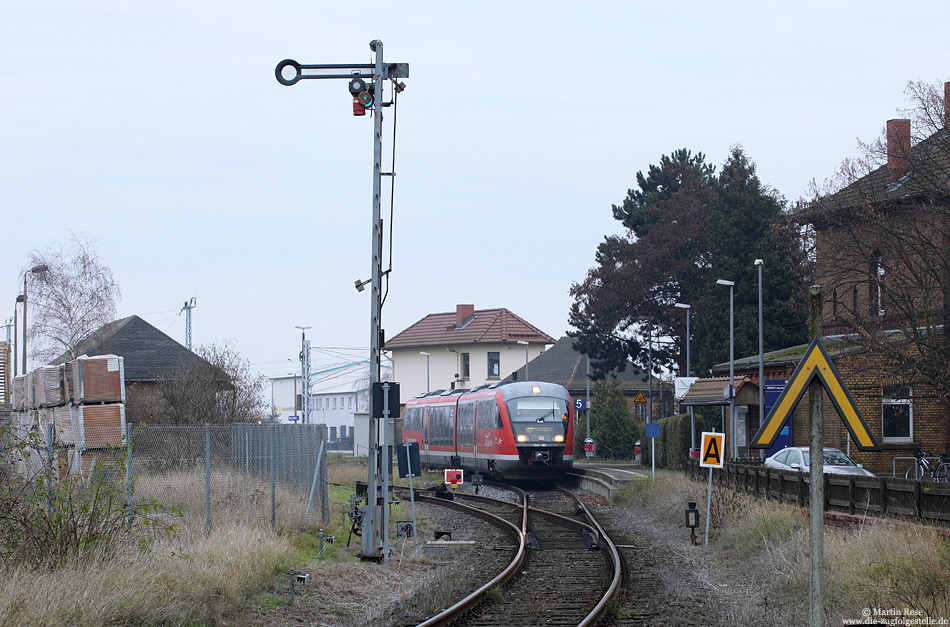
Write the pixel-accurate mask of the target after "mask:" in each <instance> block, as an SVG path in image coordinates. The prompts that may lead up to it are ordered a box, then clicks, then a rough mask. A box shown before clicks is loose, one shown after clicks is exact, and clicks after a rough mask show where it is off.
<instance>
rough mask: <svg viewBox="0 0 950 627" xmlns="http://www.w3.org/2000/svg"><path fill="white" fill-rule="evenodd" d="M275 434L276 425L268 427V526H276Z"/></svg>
mask: <svg viewBox="0 0 950 627" xmlns="http://www.w3.org/2000/svg"><path fill="white" fill-rule="evenodd" d="M276 435H277V425H276V424H274V425H271V428H270V438H269V440H270V526H271V527H277V480H276V477H275V476H274V474H275V472H276V470H277V469H276V468H275V466H276V459H275V458H274V455H275V450H274V438H275V436H276Z"/></svg>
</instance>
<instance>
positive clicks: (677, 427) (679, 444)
mask: <svg viewBox="0 0 950 627" xmlns="http://www.w3.org/2000/svg"><path fill="white" fill-rule="evenodd" d="M658 424H659V425H660V438H659V439H658V440H657V442H656V466H657V468H668V469H670V470H682V469H683V467H684V465H685V463H686V458H688V457H689V446H690V444H689V439H690V427H689V414H677V415H675V416H669V417H667V418H663V419H662V420H659V421H658ZM643 460H644V463H646V464H649V463H650V443H649V441H646V440H644V445H643Z"/></svg>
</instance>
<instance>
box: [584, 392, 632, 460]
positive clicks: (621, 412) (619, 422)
mask: <svg viewBox="0 0 950 627" xmlns="http://www.w3.org/2000/svg"><path fill="white" fill-rule="evenodd" d="M592 396H593V398H592V399H591V406H592V407H591V420H590V430H591V437H593V438H594V442H596V444H597V457H599V458H601V459H632V458H633V447H634V442H635V441H636V434H637V432H636V429H635V428H634V425H633V418H632V417H631V414H630V409H629V408H628V407H627V403H626V401H625V400H624V398H623V392H622V391H621V389H620V382H619V381H617V379H616V378H614V377H610V378H608V379H604V380H602V381H597V382H596V383H594V388H593V395H592Z"/></svg>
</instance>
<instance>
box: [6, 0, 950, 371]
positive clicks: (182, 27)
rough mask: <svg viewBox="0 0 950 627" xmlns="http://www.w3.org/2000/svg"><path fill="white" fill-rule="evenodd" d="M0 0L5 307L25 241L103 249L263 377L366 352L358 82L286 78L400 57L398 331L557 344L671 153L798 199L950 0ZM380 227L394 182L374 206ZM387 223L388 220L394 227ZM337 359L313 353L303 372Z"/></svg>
mask: <svg viewBox="0 0 950 627" xmlns="http://www.w3.org/2000/svg"><path fill="white" fill-rule="evenodd" d="M774 4H777V3H769V2H761V1H759V2H749V3H710V2H675V3H662V2H649V3H646V2H630V1H624V2H590V3H577V2H571V3H567V2H550V1H547V2H479V3H464V5H463V3H445V2H414V3H399V2H390V3H386V4H385V5H380V4H377V3H372V2H364V3H352V2H334V3H327V2H312V1H311V2H280V1H275V2H267V3H264V2H247V1H235V0H231V1H228V2H224V1H220V0H204V1H201V0H199V1H197V2H196V1H194V0H189V1H188V2H180V1H175V0H162V1H161V2H155V1H146V0H136V1H134V2H129V1H125V2H118V1H109V0H99V1H96V0H93V1H85V2H76V1H75V0H69V1H63V2H49V1H45V0H26V1H23V0H4V1H3V2H2V3H0V96H2V97H0V206H2V211H3V213H2V216H3V220H2V226H0V229H2V233H3V244H2V246H0V269H2V276H0V299H2V300H4V301H5V302H7V303H8V305H7V306H6V310H5V312H4V309H3V307H0V318H3V319H4V320H5V319H6V318H8V317H12V315H13V302H14V300H15V297H16V294H17V293H18V292H19V289H20V285H19V282H18V274H19V273H21V272H22V271H23V269H24V267H25V266H26V264H27V258H28V255H29V253H30V251H31V250H34V249H39V250H43V249H45V248H47V247H50V246H59V245H61V244H63V243H64V242H66V241H67V240H68V239H69V237H70V233H76V234H78V235H80V236H82V237H87V238H89V239H90V240H92V242H93V244H94V247H95V249H96V250H97V251H98V252H99V254H100V256H101V257H102V260H103V261H104V263H106V264H107V265H108V266H110V267H111V268H112V271H113V272H114V274H115V277H116V279H117V281H118V282H119V284H120V286H121V289H122V300H121V302H120V304H119V311H118V315H119V317H124V316H128V315H132V314H137V315H139V316H142V317H143V318H145V319H146V320H148V321H150V322H151V323H152V324H155V325H156V326H158V327H159V328H160V329H162V330H164V331H165V332H166V333H168V334H169V335H171V336H172V337H174V338H176V339H177V340H179V341H180V342H182V343H184V338H185V329H184V326H185V325H184V315H181V316H178V315H177V312H178V311H179V310H180V309H181V306H182V304H183V303H184V301H185V300H187V299H188V298H190V297H192V296H194V297H196V298H197V303H198V306H197V308H196V309H195V310H194V311H193V321H192V330H193V333H192V334H193V341H194V343H195V344H196V345H199V344H210V343H213V342H214V343H222V342H230V343H231V344H232V345H233V346H234V347H235V348H236V349H237V350H239V351H240V353H241V354H242V355H243V356H244V357H245V358H247V359H248V360H249V361H250V362H251V363H252V364H253V365H254V367H255V368H257V369H258V370H260V371H261V372H263V373H265V374H267V375H268V376H277V375H282V374H286V373H287V372H290V371H291V370H294V369H295V368H296V357H297V353H298V351H299V346H300V344H299V331H297V330H296V329H295V328H294V327H295V325H309V326H312V327H313V328H312V329H311V330H310V331H309V332H308V333H309V336H310V338H311V340H312V342H313V345H314V346H321V347H349V348H358V347H362V352H360V353H346V354H359V355H363V356H365V355H366V354H367V350H366V349H367V347H368V346H369V291H364V292H362V293H358V292H357V291H356V290H355V289H354V287H353V282H354V281H355V280H356V279H366V278H369V276H370V243H371V237H370V232H371V231H370V229H371V207H372V205H371V200H372V187H371V183H372V157H373V153H372V149H373V121H372V118H371V117H370V116H366V117H365V118H357V117H353V116H352V113H351V101H350V96H349V93H348V91H347V86H346V81H342V80H341V81H330V80H327V81H303V82H301V83H298V84H297V85H295V86H293V87H284V86H282V85H280V84H279V83H278V82H277V81H276V80H275V78H274V68H275V66H276V65H277V63H278V62H279V61H280V60H282V59H285V58H292V59H296V60H297V61H299V62H301V63H348V64H356V63H370V62H371V61H372V56H371V55H372V53H371V51H370V49H369V47H368V43H369V42H370V41H371V40H373V39H377V38H378V39H380V40H382V41H383V43H384V45H385V60H386V61H387V62H404V63H408V64H409V65H410V73H411V74H410V77H409V78H408V79H404V80H405V83H406V85H407V89H406V90H405V92H403V93H402V94H401V95H400V97H399V102H398V120H397V128H396V131H397V132H396V151H395V159H396V163H395V167H394V168H392V166H391V165H390V158H391V154H392V140H393V132H392V130H393V129H392V119H393V117H394V113H395V112H394V111H392V109H391V108H390V109H387V110H386V111H385V117H384V120H385V122H386V124H385V131H384V137H383V140H384V154H386V155H387V157H386V160H385V166H384V167H385V168H386V169H391V168H392V169H394V171H395V172H396V177H395V218H394V220H393V272H392V283H391V290H390V294H389V297H388V300H387V301H386V306H385V309H384V311H383V326H384V328H385V329H386V331H387V335H388V336H392V335H395V334H396V333H397V332H399V331H401V330H402V329H404V328H406V327H407V326H408V325H410V324H412V323H413V322H415V321H416V320H418V319H420V318H421V317H423V316H424V315H426V314H427V313H434V312H443V311H452V310H454V308H455V305H456V304H458V303H471V304H474V305H475V306H476V308H479V309H481V308H490V307H507V308H508V309H510V310H512V311H514V312H515V313H516V314H518V315H520V316H522V317H523V318H525V319H526V320H528V321H529V322H531V323H533V324H535V325H536V326H538V327H540V328H541V329H542V330H543V331H545V332H546V333H548V334H549V335H551V336H553V337H555V338H557V337H560V336H561V335H563V334H564V332H565V331H566V330H567V329H568V324H567V316H568V310H569V307H570V303H571V299H570V296H569V294H568V289H569V288H570V285H571V283H572V282H574V281H580V280H582V279H583V277H584V275H585V272H586V271H587V270H588V268H589V267H591V266H592V265H593V263H594V250H595V248H596V246H597V244H598V243H599V242H600V241H602V239H603V237H604V236H605V235H608V234H613V233H617V232H619V229H618V227H619V223H617V222H615V221H614V220H613V219H612V217H611V212H610V206H611V204H615V203H620V202H621V201H622V199H623V198H624V195H625V194H626V190H627V189H628V188H630V187H632V186H634V185H635V178H634V177H635V174H636V172H637V171H639V170H645V169H646V168H648V167H649V165H650V164H652V163H656V162H657V161H658V159H659V158H660V156H661V155H663V154H668V153H670V152H671V151H673V150H675V149H678V148H689V149H690V150H692V151H694V152H697V151H701V152H703V153H705V155H706V156H707V159H708V160H709V161H710V162H711V163H714V164H716V165H721V164H722V162H723V161H724V160H725V158H726V156H727V154H728V151H729V148H730V146H732V145H734V144H741V145H742V146H743V147H744V149H745V151H746V152H747V154H748V155H749V157H750V158H751V159H752V160H753V161H754V162H755V163H756V165H757V166H758V174H759V176H760V178H761V179H762V181H763V182H764V183H766V184H767V185H770V186H772V187H773V188H775V189H777V190H778V191H779V192H780V193H781V194H782V195H783V196H785V197H786V198H787V199H789V200H790V201H794V200H795V199H797V198H799V197H800V196H802V195H804V194H806V192H807V188H808V183H809V181H810V180H812V179H817V180H818V181H819V182H820V181H821V180H823V179H825V178H827V177H829V176H831V174H832V173H833V171H834V168H835V167H836V166H837V165H838V164H839V163H840V162H841V160H842V159H844V158H845V157H849V156H854V155H855V154H856V152H857V149H856V139H857V138H861V139H864V140H871V139H874V138H875V137H877V136H878V135H879V134H880V132H881V129H882V128H883V125H884V123H885V121H886V120H887V119H889V118H893V117H896V116H897V111H898V109H899V108H901V107H904V106H905V105H906V101H905V100H904V94H903V90H904V87H905V85H906V83H907V81H908V80H917V79H922V80H925V81H929V82H938V81H943V80H947V79H948V77H950V65H948V64H947V63H948V62H947V58H948V57H947V35H946V26H947V23H948V20H947V18H948V17H950V4H948V3H947V2H945V1H940V2H915V3H913V9H902V8H900V7H901V5H900V4H899V3H894V2H887V3H885V2H847V3H846V2H827V1H824V2H795V3H782V4H783V5H784V6H785V7H787V8H773V5H774ZM384 205H385V212H384V213H386V214H387V222H388V205H389V193H388V188H387V190H386V193H385V194H384ZM387 230H388V229H387ZM342 358H343V357H342V356H340V355H337V356H328V355H326V354H324V353H320V354H319V356H318V357H315V366H319V365H320V363H324V362H325V364H326V365H329V364H331V363H336V362H338V361H339V360H340V359H342Z"/></svg>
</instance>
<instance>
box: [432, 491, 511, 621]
mask: <svg viewBox="0 0 950 627" xmlns="http://www.w3.org/2000/svg"><path fill="white" fill-rule="evenodd" d="M511 489H512V490H515V491H517V492H519V493H520V495H521V510H522V513H521V529H518V528H517V527H516V526H515V525H513V524H511V523H510V522H508V521H507V520H505V519H504V518H501V517H499V516H495V515H494V514H489V513H488V512H485V511H483V510H480V509H477V508H474V507H469V506H468V505H462V504H461V503H458V502H456V501H446V500H445V499H437V498H434V497H429V496H423V497H422V498H423V500H427V501H433V502H438V504H439V505H443V506H446V507H450V508H454V509H458V510H459V511H464V512H465V513H468V514H472V515H474V516H477V517H479V518H482V519H484V520H489V521H490V522H492V523H493V524H496V525H497V526H499V527H501V528H502V529H506V530H508V529H509V528H510V529H511V530H514V532H515V536H516V537H517V538H518V550H517V552H516V553H515V557H514V559H512V560H511V563H510V564H508V566H507V567H506V568H505V569H504V570H503V571H501V573H499V574H498V575H497V576H496V577H494V578H493V579H492V580H491V581H489V582H488V583H486V584H485V585H483V586H482V587H480V588H479V589H478V590H475V591H474V592H472V593H471V594H470V595H468V596H467V597H465V598H464V599H462V600H461V601H459V602H458V603H456V604H455V605H452V606H451V607H448V608H446V609H444V610H442V611H441V612H439V613H438V614H436V615H435V616H433V617H432V618H430V619H428V620H426V621H425V622H422V623H419V625H418V626H417V627H434V626H435V625H443V624H447V623H448V622H450V621H452V620H454V619H455V618H456V617H457V616H458V615H459V614H461V613H462V612H464V611H465V610H466V609H468V608H469V607H470V606H471V605H473V604H475V603H476V602H477V601H479V600H480V599H481V598H482V596H483V595H484V594H485V593H486V592H488V591H489V590H491V589H492V588H493V587H495V586H497V585H499V584H501V583H504V582H505V581H506V580H507V579H508V578H509V577H511V576H512V575H513V574H514V573H515V571H516V570H517V569H518V568H520V567H521V564H522V563H523V562H524V558H525V551H526V549H527V542H526V538H527V530H528V509H529V508H528V497H527V495H526V494H525V493H524V492H523V491H521V490H519V489H517V488H511ZM492 500H498V499H492ZM499 502H501V503H504V504H505V505H508V506H517V505H518V504H517V503H512V502H510V501H499ZM492 519H494V520H492Z"/></svg>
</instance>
